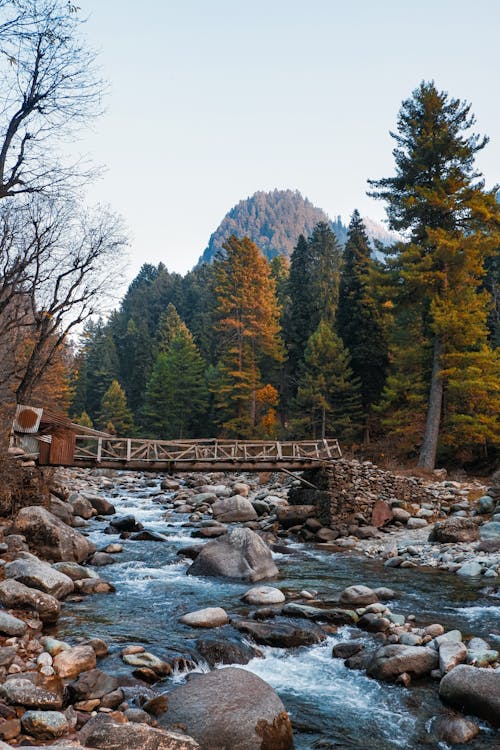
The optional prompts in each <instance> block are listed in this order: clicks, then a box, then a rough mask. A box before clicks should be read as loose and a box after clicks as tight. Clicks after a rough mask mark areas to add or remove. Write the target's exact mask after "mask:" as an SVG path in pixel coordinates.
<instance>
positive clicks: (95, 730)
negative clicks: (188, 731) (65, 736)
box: [78, 714, 200, 750]
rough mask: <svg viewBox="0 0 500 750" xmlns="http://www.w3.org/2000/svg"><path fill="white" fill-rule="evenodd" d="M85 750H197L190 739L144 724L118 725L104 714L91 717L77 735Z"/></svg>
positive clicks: (177, 733)
mask: <svg viewBox="0 0 500 750" xmlns="http://www.w3.org/2000/svg"><path fill="white" fill-rule="evenodd" d="M78 738H79V739H80V741H81V742H82V743H83V745H84V746H85V747H88V748H99V749H100V750H200V746H199V745H198V743H197V742H195V740H194V739H192V737H188V736H187V735H185V734H180V733H179V732H173V731H166V730H163V729H155V728H153V727H150V726H149V725H148V724H135V723H133V722H127V723H126V724H118V723H117V722H115V721H113V719H112V718H111V717H109V716H106V714H98V715H97V716H94V717H92V718H91V719H90V720H89V721H88V722H87V723H86V724H85V726H84V727H83V728H82V729H80V731H79V732H78Z"/></svg>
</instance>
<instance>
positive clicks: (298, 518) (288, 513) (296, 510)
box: [266, 497, 318, 529]
mask: <svg viewBox="0 0 500 750" xmlns="http://www.w3.org/2000/svg"><path fill="white" fill-rule="evenodd" d="M266 502H267V503H268V504H270V503H269V497H266ZM317 513H318V509H317V507H316V506H315V505H289V506H286V507H278V508H277V509H276V515H277V516H278V521H279V522H280V524H281V525H282V526H283V527H284V528H285V529H289V528H290V527H291V526H297V525H298V524H303V523H304V521H306V520H307V519H308V518H314V516H315V515H316V514H317Z"/></svg>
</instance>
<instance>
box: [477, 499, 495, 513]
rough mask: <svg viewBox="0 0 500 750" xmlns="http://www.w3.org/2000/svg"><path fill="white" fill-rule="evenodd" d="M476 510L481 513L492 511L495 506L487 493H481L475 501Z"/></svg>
mask: <svg viewBox="0 0 500 750" xmlns="http://www.w3.org/2000/svg"><path fill="white" fill-rule="evenodd" d="M477 506H478V511H479V512H480V513H481V514H483V513H492V512H493V510H494V508H495V501H494V500H493V498H492V497H490V496H489V495H483V496H482V497H480V498H479V500H478V501H477Z"/></svg>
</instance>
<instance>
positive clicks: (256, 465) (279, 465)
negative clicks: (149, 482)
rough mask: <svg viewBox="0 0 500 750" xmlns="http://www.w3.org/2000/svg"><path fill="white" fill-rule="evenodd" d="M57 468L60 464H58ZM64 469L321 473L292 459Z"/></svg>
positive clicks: (314, 464) (318, 464)
mask: <svg viewBox="0 0 500 750" xmlns="http://www.w3.org/2000/svg"><path fill="white" fill-rule="evenodd" d="M59 465H61V464H59ZM66 466H69V467H73V468H82V469H116V470H117V471H148V472H153V473H154V472H163V473H169V474H189V473H191V472H197V473H198V472H199V473H206V474H211V473H213V472H216V471H224V472H240V471H248V472H267V471H281V469H286V470H287V471H305V470H306V469H313V470H314V469H321V468H322V467H323V466H324V462H323V461H314V460H311V459H302V460H301V459H294V460H291V461H284V460H281V461H248V460H247V461H238V460H235V461H234V462H232V461H168V462H167V461H126V460H123V461H121V460H113V461H107V460H105V459H104V460H102V461H100V462H98V463H96V461H84V460H80V459H78V460H75V461H74V463H71V464H66Z"/></svg>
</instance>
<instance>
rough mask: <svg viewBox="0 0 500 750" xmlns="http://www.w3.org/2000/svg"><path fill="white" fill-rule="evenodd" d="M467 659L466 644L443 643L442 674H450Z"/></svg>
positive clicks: (440, 653)
mask: <svg viewBox="0 0 500 750" xmlns="http://www.w3.org/2000/svg"><path fill="white" fill-rule="evenodd" d="M466 659H467V647H466V645H465V643H457V642H455V641H443V643H441V645H440V646H439V669H440V670H441V674H448V672H451V670H452V669H454V668H455V667H456V666H457V665H458V664H462V663H463V662H464V661H465V660H466Z"/></svg>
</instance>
